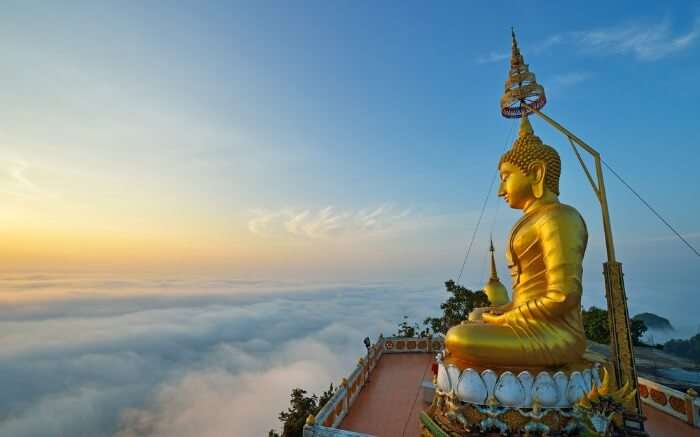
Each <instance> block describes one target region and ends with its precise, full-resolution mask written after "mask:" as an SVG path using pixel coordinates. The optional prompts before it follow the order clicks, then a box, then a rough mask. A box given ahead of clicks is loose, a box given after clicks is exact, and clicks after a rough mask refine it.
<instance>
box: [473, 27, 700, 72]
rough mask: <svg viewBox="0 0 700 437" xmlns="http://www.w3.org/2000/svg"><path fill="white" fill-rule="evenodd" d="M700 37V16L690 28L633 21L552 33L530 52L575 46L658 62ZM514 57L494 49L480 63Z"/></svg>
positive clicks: (606, 53) (477, 60)
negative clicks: (683, 29) (682, 29)
mask: <svg viewBox="0 0 700 437" xmlns="http://www.w3.org/2000/svg"><path fill="white" fill-rule="evenodd" d="M699 38H700V18H696V19H695V20H694V21H693V23H692V25H691V26H690V29H688V30H685V31H679V30H678V29H674V27H673V26H672V23H671V20H670V19H668V18H664V19H662V20H661V21H658V22H653V23H649V22H642V21H630V22H627V23H623V24H617V25H615V26H610V27H602V28H597V29H589V30H581V31H574V32H564V33H558V34H554V35H550V36H548V37H547V38H545V39H543V40H541V41H539V42H534V43H531V44H522V43H521V44H520V46H521V47H527V49H526V50H525V52H526V53H533V54H540V53H544V52H546V51H548V50H550V49H552V48H553V47H555V46H564V45H567V46H573V47H574V48H576V49H578V50H579V51H580V52H582V53H589V54H595V55H631V56H633V57H634V58H635V59H637V60H639V61H645V62H649V61H657V60H659V59H662V58H665V57H667V56H669V55H671V54H673V53H678V52H681V51H683V50H686V49H688V48H690V47H692V45H693V44H694V43H695V42H696V41H697V40H698V39H699ZM509 56H510V53H508V52H491V53H489V54H488V55H482V56H479V57H478V58H477V59H476V62H477V63H478V64H488V63H492V62H499V61H503V60H505V59H507V58H508V57H509Z"/></svg>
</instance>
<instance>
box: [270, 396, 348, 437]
mask: <svg viewBox="0 0 700 437" xmlns="http://www.w3.org/2000/svg"><path fill="white" fill-rule="evenodd" d="M306 393H307V392H306V390H304V389H301V388H295V389H293V390H292V394H291V396H290V397H291V399H290V401H289V403H290V407H289V408H288V409H287V411H282V412H280V414H279V416H278V417H279V420H280V422H282V434H281V435H280V434H278V433H277V432H276V431H275V430H272V429H271V430H270V432H269V433H268V434H267V435H268V437H302V433H303V431H304V424H305V423H306V418H307V417H309V415H310V414H313V415H314V416H315V415H316V414H318V412H319V411H320V410H321V408H323V406H324V405H326V402H328V401H329V400H330V398H331V397H333V394H334V393H335V388H333V384H331V385H330V387H329V388H328V390H326V391H324V392H323V394H321V396H320V397H319V396H317V395H316V394H315V393H314V394H312V395H311V396H307V395H306Z"/></svg>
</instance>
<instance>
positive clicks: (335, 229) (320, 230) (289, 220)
mask: <svg viewBox="0 0 700 437" xmlns="http://www.w3.org/2000/svg"><path fill="white" fill-rule="evenodd" d="M410 219H411V209H400V208H397V207H395V206H393V205H389V204H385V205H381V206H378V207H376V208H368V209H360V210H340V209H337V208H335V207H333V206H327V207H325V208H322V209H319V210H313V209H301V210H294V209H283V210H279V211H258V212H256V214H255V217H253V218H252V219H250V220H249V221H248V230H249V231H250V232H252V233H253V234H256V235H260V236H265V237H283V236H294V237H302V238H308V239H333V238H342V237H358V236H363V235H369V234H376V233H377V232H381V231H387V230H390V229H392V228H398V227H399V226H400V225H404V224H406V222H407V221H409V220H410Z"/></svg>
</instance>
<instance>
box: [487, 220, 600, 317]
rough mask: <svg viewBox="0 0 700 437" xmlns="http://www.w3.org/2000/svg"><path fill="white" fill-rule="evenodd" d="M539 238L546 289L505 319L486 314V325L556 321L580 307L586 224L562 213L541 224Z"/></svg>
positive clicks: (515, 309) (506, 314)
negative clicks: (540, 320) (567, 312)
mask: <svg viewBox="0 0 700 437" xmlns="http://www.w3.org/2000/svg"><path fill="white" fill-rule="evenodd" d="M538 237H539V239H540V245H541V248H542V257H543V261H544V266H545V275H546V278H547V281H546V282H547V289H546V290H545V291H544V293H543V294H541V295H540V296H539V297H537V298H535V299H532V300H530V301H528V302H525V303H523V304H521V305H519V306H517V307H513V308H512V309H510V310H508V311H505V312H504V314H503V315H502V316H493V317H491V316H490V315H487V314H485V315H484V320H485V321H487V322H492V323H499V324H509V325H511V324H521V323H522V322H526V321H527V320H539V319H554V318H558V317H559V316H560V315H561V314H563V313H565V312H566V311H569V310H570V309H571V308H572V307H574V306H578V305H580V302H581V291H582V287H581V274H582V267H581V264H582V261H583V254H584V252H585V249H586V242H587V239H588V236H587V233H586V227H585V224H584V223H583V220H582V219H581V218H580V217H579V216H578V214H577V213H575V212H573V211H565V212H560V213H559V214H555V215H553V216H552V217H548V218H547V219H546V220H544V221H543V222H541V223H540V225H539V226H538Z"/></svg>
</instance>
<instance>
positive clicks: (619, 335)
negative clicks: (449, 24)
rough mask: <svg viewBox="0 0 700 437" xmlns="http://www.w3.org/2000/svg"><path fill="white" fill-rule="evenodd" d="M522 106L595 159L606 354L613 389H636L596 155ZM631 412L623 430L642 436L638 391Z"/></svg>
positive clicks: (619, 273)
mask: <svg viewBox="0 0 700 437" xmlns="http://www.w3.org/2000/svg"><path fill="white" fill-rule="evenodd" d="M522 105H523V106H524V107H526V108H527V109H528V110H530V111H532V112H534V113H535V114H537V115H538V116H539V117H540V118H542V119H543V120H544V121H546V122H547V123H549V124H550V125H551V126H553V127H554V128H555V129H557V130H558V131H560V132H561V133H563V134H564V135H566V137H568V138H569V140H571V141H573V142H575V143H576V144H578V145H579V146H580V147H581V148H583V149H584V150H586V151H587V152H588V153H589V154H591V155H592V156H593V159H594V160H595V172H596V179H597V183H598V187H597V190H596V189H595V187H594V191H595V192H596V196H597V197H598V202H599V203H600V209H601V213H602V216H603V233H604V235H605V250H606V253H607V262H606V263H604V264H603V276H604V277H605V297H606V300H607V304H608V322H609V328H610V340H611V341H610V343H611V344H610V353H611V358H612V359H611V361H612V362H613V370H614V372H613V373H614V376H615V386H616V387H618V388H619V387H620V386H622V385H623V384H624V383H625V382H627V383H629V384H630V386H631V388H632V389H634V390H637V386H638V380H637V369H636V366H635V362H634V350H633V347H632V346H633V345H632V336H631V329H630V317H629V310H628V308H627V295H626V293H625V286H624V282H623V273H622V264H620V263H618V262H617V261H616V259H615V245H614V242H613V236H612V226H611V224H610V211H609V208H608V199H607V196H606V193H605V181H604V178H603V168H602V165H601V159H600V153H598V151H597V150H595V149H594V148H593V147H591V146H589V145H588V144H586V143H585V142H584V141H583V140H581V139H580V138H578V137H577V136H576V135H574V134H573V133H571V132H570V131H569V130H568V129H566V128H564V127H563V126H562V125H560V124H559V123H557V122H556V121H554V120H552V119H551V118H550V117H548V116H547V115H545V114H543V113H542V112H540V111H538V110H537V109H535V108H533V107H531V106H529V105H528V104H526V103H524V102H523V103H522ZM581 165H582V166H583V168H584V170H585V171H586V174H588V170H587V169H586V166H585V164H584V162H583V161H581ZM631 413H632V415H631V416H630V417H627V418H626V420H625V427H626V428H627V429H628V430H629V431H631V432H633V433H636V432H639V433H641V434H643V433H644V424H643V421H644V417H643V416H642V409H641V399H640V397H639V391H638V390H637V391H636V396H635V405H634V408H633V411H631Z"/></svg>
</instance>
